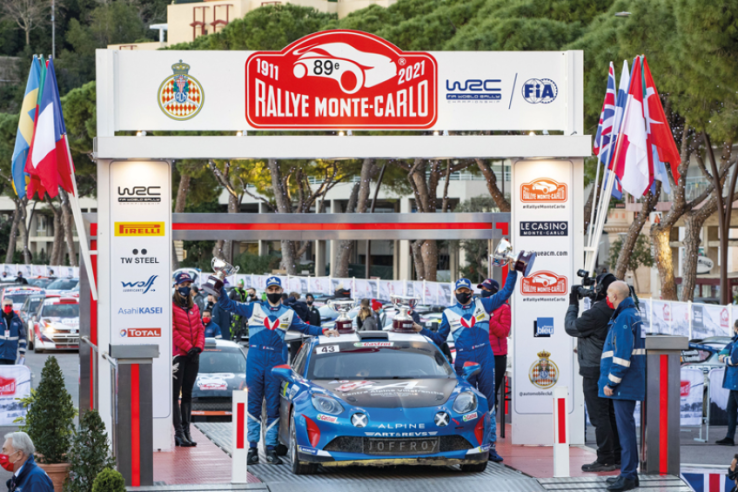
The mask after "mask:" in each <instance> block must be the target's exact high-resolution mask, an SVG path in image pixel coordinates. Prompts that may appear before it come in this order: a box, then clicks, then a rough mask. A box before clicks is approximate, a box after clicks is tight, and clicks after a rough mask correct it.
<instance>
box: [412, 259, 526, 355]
mask: <svg viewBox="0 0 738 492" xmlns="http://www.w3.org/2000/svg"><path fill="white" fill-rule="evenodd" d="M517 279H518V273H517V272H516V271H514V270H513V271H511V272H510V273H508V275H507V280H506V281H505V288H504V289H502V290H501V291H500V292H498V293H497V294H495V295H493V296H491V297H486V298H483V299H475V300H473V301H472V302H471V303H470V304H468V305H466V306H463V305H462V304H460V303H458V302H457V303H456V305H455V306H451V307H450V308H447V309H445V310H444V311H443V316H442V320H441V326H440V328H438V331H436V332H433V331H431V330H429V329H428V328H423V330H422V331H421V332H420V333H421V334H422V335H425V336H426V337H428V338H430V339H431V340H433V341H434V342H435V343H436V345H438V346H439V347H441V346H443V344H444V343H446V339H447V338H448V334H449V332H450V333H452V335H453V337H454V348H455V349H456V366H459V365H463V363H464V362H466V361H469V360H473V361H476V362H479V363H480V364H483V363H484V362H487V358H489V357H493V356H494V354H493V353H492V347H491V346H490V343H489V315H490V313H492V311H494V310H495V309H497V308H498V307H500V306H501V305H502V304H504V302H505V301H507V299H508V298H509V297H510V295H512V293H513V290H514V289H515V282H516V281H517ZM493 362H494V359H493Z"/></svg>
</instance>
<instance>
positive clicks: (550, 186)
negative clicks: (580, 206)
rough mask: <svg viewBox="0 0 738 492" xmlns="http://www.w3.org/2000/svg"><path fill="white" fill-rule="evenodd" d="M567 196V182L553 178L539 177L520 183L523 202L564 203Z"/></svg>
mask: <svg viewBox="0 0 738 492" xmlns="http://www.w3.org/2000/svg"><path fill="white" fill-rule="evenodd" d="M566 198H567V190H566V184H564V183H559V182H558V181H556V180H554V179H551V178H538V179H534V180H533V181H531V182H530V183H523V184H522V185H520V200H521V201H522V202H544V203H552V202H553V203H562V202H565V201H566Z"/></svg>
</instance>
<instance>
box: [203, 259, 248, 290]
mask: <svg viewBox="0 0 738 492" xmlns="http://www.w3.org/2000/svg"><path fill="white" fill-rule="evenodd" d="M210 267H211V268H212V269H213V272H214V273H215V275H211V276H210V277H208V281H207V282H205V284H204V285H203V286H202V290H204V291H205V292H207V293H208V294H212V295H214V296H215V297H218V296H220V290H221V289H222V288H223V281H224V280H225V278H226V277H230V276H231V275H235V274H236V273H237V272H238V268H239V267H234V266H233V265H231V264H230V263H228V262H227V261H225V260H221V259H220V258H213V259H212V260H211V261H210Z"/></svg>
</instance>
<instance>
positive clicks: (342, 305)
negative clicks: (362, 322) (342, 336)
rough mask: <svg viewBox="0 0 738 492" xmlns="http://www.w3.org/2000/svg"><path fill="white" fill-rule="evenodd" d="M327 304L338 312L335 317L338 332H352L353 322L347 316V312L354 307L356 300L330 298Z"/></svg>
mask: <svg viewBox="0 0 738 492" xmlns="http://www.w3.org/2000/svg"><path fill="white" fill-rule="evenodd" d="M328 306H329V307H330V308H331V309H333V310H334V311H336V312H337V313H338V318H336V326H335V328H336V330H337V331H338V333H353V332H354V326H353V325H354V323H353V321H352V320H351V318H349V316H348V312H349V311H351V310H352V309H353V308H354V307H356V301H355V300H353V299H340V300H339V299H331V300H330V301H328Z"/></svg>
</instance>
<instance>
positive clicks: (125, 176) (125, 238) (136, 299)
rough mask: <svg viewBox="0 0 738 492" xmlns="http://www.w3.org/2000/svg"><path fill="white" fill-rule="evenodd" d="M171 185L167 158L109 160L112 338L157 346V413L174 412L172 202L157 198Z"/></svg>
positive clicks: (115, 341) (154, 370)
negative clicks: (142, 160)
mask: <svg viewBox="0 0 738 492" xmlns="http://www.w3.org/2000/svg"><path fill="white" fill-rule="evenodd" d="M170 188H171V183H170V174H169V164H168V163H166V162H162V161H149V162H137V161H116V162H113V163H111V165H110V190H109V193H110V197H111V199H110V222H109V223H110V224H112V225H113V231H114V232H113V237H112V238H111V242H110V254H111V269H112V271H111V275H110V302H111V305H110V314H111V317H110V330H111V333H110V334H111V336H110V340H111V343H113V344H119V345H140V344H147V345H150V344H155V345H158V346H159V354H160V355H159V357H158V358H156V359H154V361H153V366H152V377H153V385H154V387H155V388H157V389H158V390H159V391H155V392H154V394H153V395H152V397H153V402H152V404H153V416H154V418H166V417H168V416H169V415H170V413H171V384H172V370H171V353H172V336H171V334H172V325H171V312H172V307H171V306H172V291H171V272H170V266H171V265H170V251H171V231H170V227H169V225H168V224H169V223H170V215H171V203H170V201H169V200H168V199H158V200H157V198H161V197H169V196H171V191H170ZM142 218H144V219H145V220H144V221H142V220H141V219H142ZM168 388H169V389H168Z"/></svg>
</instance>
